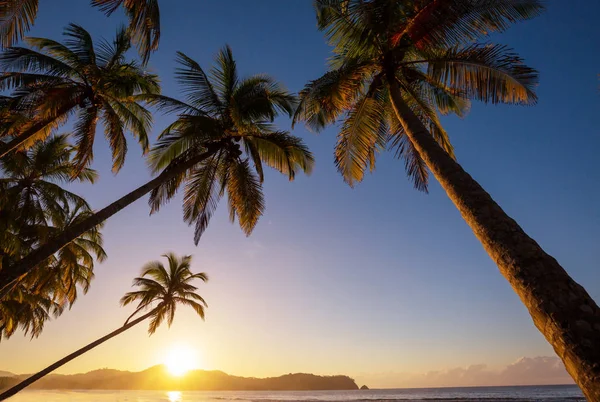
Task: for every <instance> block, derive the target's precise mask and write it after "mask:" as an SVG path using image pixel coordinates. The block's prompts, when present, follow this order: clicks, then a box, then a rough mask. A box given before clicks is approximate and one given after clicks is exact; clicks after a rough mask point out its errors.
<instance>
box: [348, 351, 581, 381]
mask: <svg viewBox="0 0 600 402" xmlns="http://www.w3.org/2000/svg"><path fill="white" fill-rule="evenodd" d="M356 378H357V381H358V382H359V383H361V384H362V383H365V384H367V385H368V386H369V387H371V388H393V387H399V388H405V387H406V388H412V387H415V388H416V387H468V386H485V385H547V384H572V383H573V380H572V379H571V377H570V376H569V374H568V373H567V371H566V370H565V367H564V365H563V364H562V362H561V361H560V359H559V358H558V357H555V356H539V357H522V358H520V359H518V360H517V361H515V362H514V363H511V364H509V365H508V366H506V367H503V368H502V369H500V370H493V369H490V368H489V367H488V366H487V365H485V364H475V365H471V366H467V367H456V368H452V369H448V370H439V371H429V372H427V373H396V372H387V373H379V374H363V375H358V376H356Z"/></svg>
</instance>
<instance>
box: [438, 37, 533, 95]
mask: <svg viewBox="0 0 600 402" xmlns="http://www.w3.org/2000/svg"><path fill="white" fill-rule="evenodd" d="M427 59H428V60H427V73H428V75H429V76H430V77H432V78H433V79H434V80H435V81H437V82H440V83H442V84H444V85H446V86H447V87H449V88H452V89H456V90H460V91H464V93H465V94H466V96H468V97H469V98H473V99H477V100H480V101H483V102H491V103H513V104H535V103H536V101H537V95H536V94H535V92H534V88H535V87H536V86H537V83H538V74H537V71H536V70H535V69H533V68H531V67H528V66H526V65H525V64H523V60H522V59H521V58H520V57H519V56H518V55H516V54H515V53H513V52H512V51H511V50H510V49H509V48H507V47H506V46H502V45H472V46H469V47H466V48H451V49H448V50H444V51H440V52H436V53H434V54H431V55H430V56H428V57H427Z"/></svg>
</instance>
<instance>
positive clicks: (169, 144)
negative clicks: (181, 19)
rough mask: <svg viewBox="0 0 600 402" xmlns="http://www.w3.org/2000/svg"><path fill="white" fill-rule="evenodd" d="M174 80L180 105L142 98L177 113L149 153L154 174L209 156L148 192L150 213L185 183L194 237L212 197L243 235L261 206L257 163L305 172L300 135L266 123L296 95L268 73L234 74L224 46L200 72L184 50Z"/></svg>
mask: <svg viewBox="0 0 600 402" xmlns="http://www.w3.org/2000/svg"><path fill="white" fill-rule="evenodd" d="M177 61H178V62H179V63H180V65H181V67H180V68H178V69H177V71H176V77H177V79H178V81H179V82H180V84H181V85H182V92H183V93H185V94H186V102H183V101H180V100H177V99H173V98H169V97H166V96H161V95H147V96H143V98H144V99H145V100H147V101H148V102H149V103H151V104H152V105H155V106H157V107H158V108H160V109H162V110H164V111H167V112H175V113H177V114H178V116H179V117H178V119H177V120H176V121H175V122H174V123H172V124H171V125H170V126H168V127H167V128H166V129H165V130H164V132H163V133H162V134H161V135H160V137H159V140H158V142H157V145H156V146H155V147H154V149H153V150H152V151H151V153H150V157H149V160H150V164H151V167H152V169H153V170H154V171H161V170H163V169H164V170H168V169H170V168H172V167H174V166H177V165H178V164H181V163H186V161H192V160H194V158H198V157H199V156H202V155H205V153H206V152H208V153H210V156H209V157H208V158H202V160H201V161H200V162H199V163H197V164H195V165H194V166H193V167H192V168H190V169H188V170H187V171H186V172H185V173H183V174H181V175H179V176H177V177H176V178H174V179H172V180H170V181H169V182H167V183H164V184H163V185H161V186H160V187H159V188H157V189H156V190H154V191H153V192H152V194H151V197H150V205H151V207H152V211H153V212H154V211H157V210H158V209H159V207H160V206H161V204H163V203H164V202H166V201H167V200H169V199H170V198H172V197H173V196H174V195H175V193H176V191H177V189H178V188H179V186H180V185H181V184H182V183H184V182H185V190H184V205H183V212H184V219H185V221H186V222H188V223H189V224H194V225H195V241H196V243H197V242H198V241H199V239H200V236H201V235H202V233H203V232H204V230H205V229H206V227H207V225H208V222H209V220H210V217H211V216H212V214H213V212H214V210H215V209H216V207H217V204H218V201H219V199H220V198H221V197H223V196H224V195H225V194H227V196H228V204H229V213H230V218H231V220H232V221H234V220H235V219H236V218H237V219H238V221H239V224H240V226H241V228H242V230H244V232H245V233H246V234H249V233H250V232H251V231H252V229H253V228H254V226H255V225H256V222H257V221H258V218H259V217H260V216H261V214H262V213H263V210H264V208H265V204H264V197H263V193H262V182H263V179H264V176H263V165H267V166H269V167H272V168H274V169H276V170H278V171H279V172H281V173H283V174H285V175H287V176H288V178H289V179H290V180H293V179H294V177H295V176H296V174H297V172H298V171H299V170H302V171H304V172H306V173H310V171H311V169H312V166H313V163H314V160H313V156H312V154H311V153H310V152H309V151H308V149H307V147H306V146H305V145H304V143H303V142H302V140H301V139H299V138H297V137H295V136H292V135H290V134H289V133H287V132H285V131H279V130H277V129H276V127H275V126H274V125H273V124H272V122H273V120H274V118H275V117H276V116H277V115H278V114H279V113H286V114H288V115H291V114H292V112H293V110H294V107H295V105H296V99H295V97H294V96H292V95H291V94H290V93H289V92H287V91H286V90H285V89H284V88H283V87H282V86H281V85H280V84H279V83H277V82H276V81H274V80H273V79H272V78H271V77H269V76H267V75H254V76H251V77H248V78H239V77H238V72H237V67H236V63H235V61H234V59H233V55H232V53H231V49H230V48H229V47H226V48H224V49H223V50H222V51H221V52H219V54H218V55H217V57H216V65H215V67H214V68H213V69H212V70H211V72H210V75H207V74H206V73H205V72H204V71H203V70H202V68H201V67H200V65H198V63H196V62H195V61H194V60H192V59H190V58H189V57H187V56H186V55H185V54H183V53H178V54H177Z"/></svg>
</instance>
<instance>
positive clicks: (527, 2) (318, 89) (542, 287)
mask: <svg viewBox="0 0 600 402" xmlns="http://www.w3.org/2000/svg"><path fill="white" fill-rule="evenodd" d="M315 4H316V10H317V15H318V24H319V27H320V28H321V29H322V30H325V32H326V34H327V36H328V38H329V41H330V43H331V44H332V45H333V46H334V53H335V55H334V57H333V60H332V65H331V70H330V71H329V72H328V73H326V74H325V75H324V76H323V77H321V78H319V79H317V80H315V81H312V82H310V83H309V84H307V86H306V87H305V88H304V90H303V91H302V92H301V104H300V106H299V108H298V111H297V113H296V116H295V120H304V121H306V122H307V125H308V126H309V127H311V128H313V129H317V130H318V129H321V128H323V127H324V126H326V125H328V124H331V123H334V122H335V121H336V120H337V119H338V118H341V119H343V124H342V126H341V130H340V133H339V135H338V143H337V146H336V152H335V160H336V164H337V165H338V168H339V170H340V172H341V173H342V174H343V176H344V178H345V180H346V181H347V182H348V183H350V184H353V183H355V182H357V181H360V180H361V179H362V177H363V172H364V171H365V170H366V169H367V168H373V166H374V163H375V159H376V155H377V154H378V153H379V152H380V151H383V150H385V149H386V148H389V149H392V150H395V151H396V152H397V154H398V155H399V156H400V157H403V158H404V159H405V160H406V166H407V171H408V174H409V176H411V178H412V179H413V180H414V181H415V184H416V186H417V188H419V189H421V190H426V188H427V187H426V184H427V169H429V171H431V172H432V173H433V175H434V176H435V178H436V179H437V180H438V181H439V183H440V185H441V186H442V187H443V188H444V190H445V191H446V193H447V194H448V196H449V197H450V199H451V200H452V201H453V202H454V204H455V205H456V207H457V208H458V210H459V211H460V213H461V215H462V216H463V218H464V220H465V221H466V222H467V224H469V226H470V227H471V228H472V229H473V232H474V233H475V235H476V236H477V238H478V239H479V240H480V241H481V243H482V244H483V246H484V248H485V250H486V251H487V252H488V254H489V255H490V257H491V258H492V259H493V260H494V262H495V263H496V264H497V265H498V267H499V269H500V272H501V273H502V274H503V275H504V276H505V278H506V279H507V280H508V281H509V282H510V284H511V285H512V286H513V289H514V290H515V292H516V293H517V294H518V295H519V297H520V298H521V300H522V301H523V303H524V304H525V306H526V307H527V309H528V310H529V312H530V314H531V317H532V318H533V322H534V323H535V325H536V326H537V328H538V329H539V330H540V332H542V334H544V336H545V337H546V339H547V340H548V342H550V343H551V344H552V346H553V347H554V350H555V351H556V353H557V355H558V356H559V357H560V358H561V359H562V360H563V362H564V363H565V366H566V368H567V370H568V372H569V373H570V374H571V376H572V377H573V378H574V379H575V381H576V382H577V384H578V385H579V386H580V387H581V388H582V390H583V392H584V393H585V395H586V396H587V397H588V399H589V400H594V401H600V363H599V362H600V309H599V308H598V306H597V305H596V303H595V302H594V300H593V299H592V298H591V297H590V296H589V294H588V293H587V292H586V291H585V290H584V289H583V287H581V286H580V285H579V284H577V283H576V282H575V281H573V279H572V278H570V277H569V275H568V274H567V273H566V272H565V270H564V269H563V268H562V267H561V266H560V265H559V264H558V262H557V261H556V260H555V259H554V258H552V257H551V256H549V255H548V254H546V253H545V252H544V251H543V250H542V249H541V247H540V246H539V245H538V244H537V243H536V242H535V241H534V240H533V239H532V238H530V237H529V236H528V235H527V234H526V233H525V232H524V231H523V229H521V227H520V226H519V225H518V224H517V223H516V222H515V221H514V220H513V219H511V218H510V217H509V216H508V215H507V214H506V213H505V212H504V211H503V210H502V209H501V208H500V207H499V206H498V204H497V203H496V202H495V201H494V200H493V199H492V198H491V197H490V195H489V194H488V193H487V192H485V190H484V189H483V188H482V187H481V186H480V185H479V184H478V183H477V182H476V181H475V180H473V178H472V177H471V176H470V175H469V174H468V173H466V172H465V171H464V170H463V169H462V167H461V166H460V165H459V164H458V163H457V162H456V160H455V159H454V157H453V154H452V147H451V145H450V143H449V141H448V138H447V135H446V133H445V132H444V131H443V128H442V127H441V125H440V124H439V119H438V116H437V113H438V112H441V113H448V112H454V113H457V114H462V113H464V111H465V110H466V109H467V108H468V105H469V103H468V102H469V99H476V100H481V101H484V102H491V103H500V102H502V103H512V104H532V103H535V101H536V96H535V93H534V91H533V89H534V86H535V84H536V82H537V73H536V71H535V70H533V69H532V68H530V67H527V66H525V65H524V64H523V62H522V60H521V59H520V58H519V57H518V56H517V55H516V54H514V53H513V52H512V51H510V49H507V48H506V47H504V46H500V45H494V44H477V43H474V42H475V41H477V40H478V39H481V38H482V37H484V36H485V35H486V34H488V33H489V32H494V31H503V30H504V29H506V28H507V27H508V26H509V25H510V24H511V23H513V22H516V21H520V20H525V19H529V18H531V17H534V16H536V15H538V14H539V13H540V12H542V11H543V5H542V3H541V2H540V1H537V0H495V1H487V0H447V1H435V0H423V1H416V0H414V1H410V0H371V1H364V0H317V1H316V2H315Z"/></svg>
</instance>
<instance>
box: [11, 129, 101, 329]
mask: <svg viewBox="0 0 600 402" xmlns="http://www.w3.org/2000/svg"><path fill="white" fill-rule="evenodd" d="M74 152H75V151H74V148H73V147H72V146H71V145H70V144H69V143H68V141H67V136H66V135H56V136H53V137H51V138H49V139H47V140H46V141H44V142H38V143H36V144H35V145H34V146H33V147H32V148H30V149H29V150H27V151H21V152H15V153H13V154H11V155H9V156H7V157H5V158H2V159H0V192H1V193H2V197H1V198H0V272H2V270H3V266H6V265H8V266H10V264H11V263H12V262H14V261H16V260H19V259H20V258H22V257H23V256H25V255H27V254H28V253H29V252H31V251H32V250H33V249H35V248H36V247H38V246H39V245H40V244H43V243H44V242H45V241H47V240H48V239H49V238H51V237H52V236H53V234H55V233H57V232H61V231H63V230H65V229H66V228H67V227H69V226H71V225H72V224H73V223H75V222H78V221H80V220H82V219H85V218H86V217H87V216H89V214H91V213H92V212H91V208H90V207H89V205H88V204H87V202H86V201H85V200H84V199H83V198H81V197H80V196H78V195H77V194H74V193H72V192H70V191H68V190H65V189H64V188H62V187H61V183H63V182H67V181H71V180H72V179H73V177H75V178H77V179H79V180H80V181H89V182H93V181H94V180H95V178H96V173H95V172H94V171H93V170H91V169H87V168H86V169H83V170H82V171H79V172H76V168H75V163H73V161H72V156H73V153H74ZM102 242H103V240H102V235H101V233H100V226H98V227H95V228H93V229H92V230H88V231H86V232H84V233H82V234H81V235H80V236H78V237H77V238H75V239H74V240H73V241H72V242H70V243H69V244H67V245H66V246H65V247H63V248H62V249H61V250H60V251H59V252H58V253H55V254H53V255H52V256H50V257H49V258H47V259H46V260H44V261H42V262H41V263H40V264H38V265H36V267H35V269H34V270H33V271H32V272H31V273H30V274H29V275H27V278H23V280H22V281H20V282H19V283H18V284H17V285H16V286H14V287H12V288H11V289H10V291H9V292H8V294H7V296H6V297H5V298H4V299H2V301H0V339H1V338H9V337H10V336H11V335H13V334H14V332H15V331H16V330H17V329H19V328H20V329H22V330H23V332H24V333H25V334H28V333H30V334H31V336H32V337H36V336H38V335H39V334H40V333H41V331H42V329H43V327H44V323H45V322H46V321H47V320H48V319H50V318H51V317H57V316H58V315H60V314H61V313H62V312H63V311H64V308H65V307H67V306H68V307H70V306H72V305H73V303H74V302H75V300H76V299H77V296H78V293H79V289H81V290H82V291H83V292H84V293H85V292H87V290H88V289H89V287H90V283H91V281H92V279H93V276H94V273H93V272H94V263H95V261H96V260H97V261H102V260H104V259H105V258H106V253H105V252H104V249H103V248H102Z"/></svg>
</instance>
